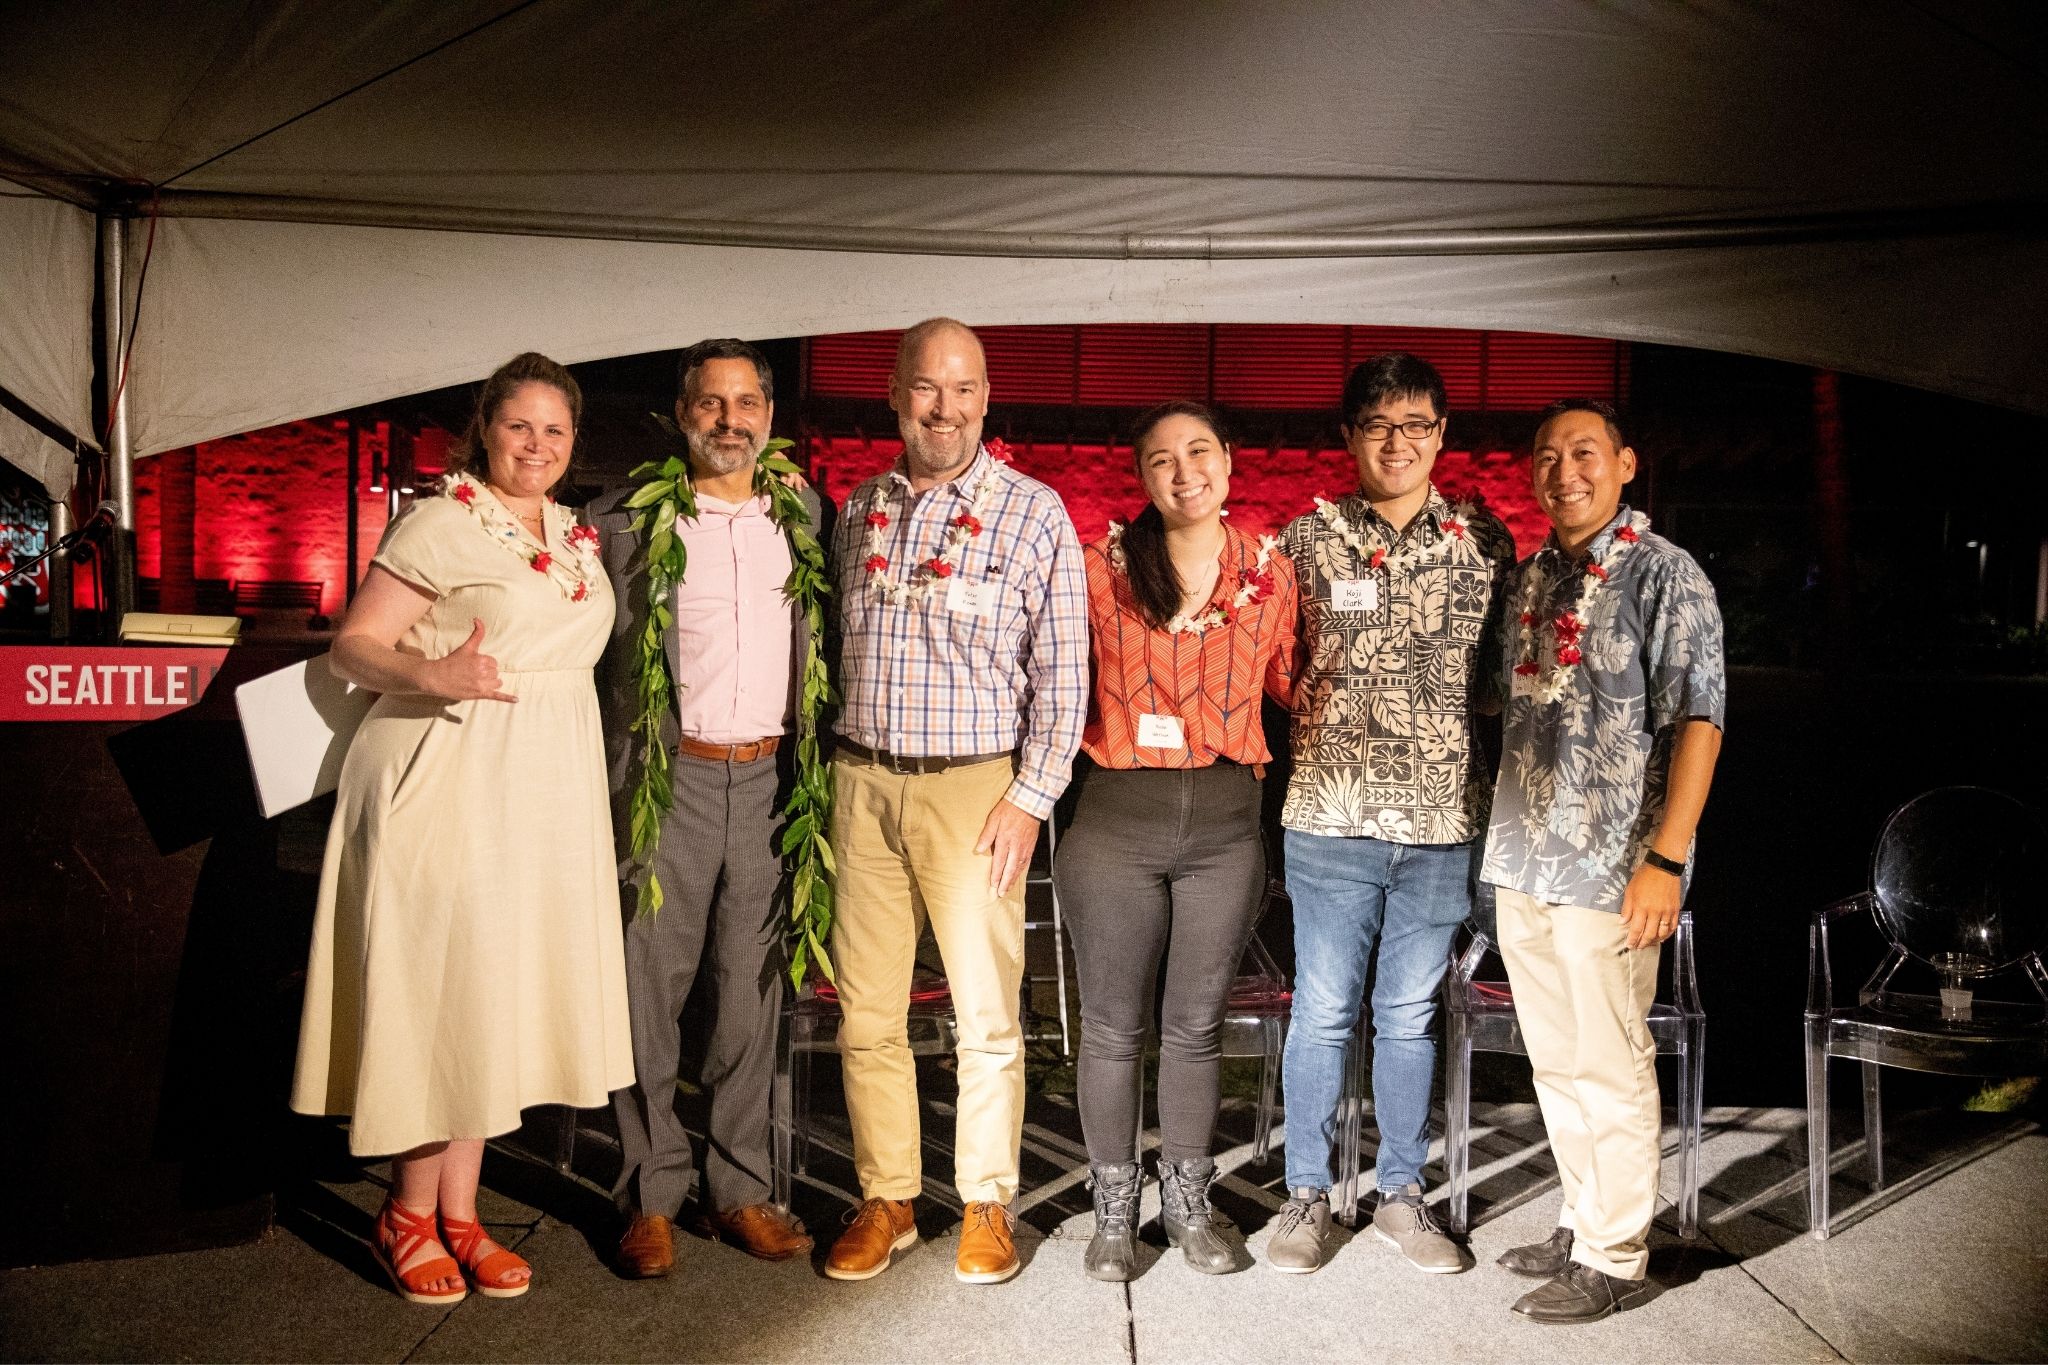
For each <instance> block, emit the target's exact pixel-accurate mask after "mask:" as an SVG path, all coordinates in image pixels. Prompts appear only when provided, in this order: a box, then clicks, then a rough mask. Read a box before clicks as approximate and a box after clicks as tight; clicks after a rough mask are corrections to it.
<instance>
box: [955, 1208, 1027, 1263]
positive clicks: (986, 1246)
mask: <svg viewBox="0 0 2048 1365" xmlns="http://www.w3.org/2000/svg"><path fill="white" fill-rule="evenodd" d="M1018 1264H1019V1263H1018V1260H1017V1238H1016V1234H1015V1232H1014V1230H1013V1225H1012V1224H1011V1222H1010V1209H1009V1206H1008V1205H1006V1204H997V1203H994V1202H982V1201H979V1200H977V1201H976V1202H974V1203H971V1204H969V1205H968V1206H967V1212H966V1214H965V1216H964V1219H963V1221H962V1222H961V1224H960V1258H959V1260H958V1261H957V1262H956V1263H955V1264H954V1266H953V1278H954V1279H956V1280H958V1281H960V1283H962V1284H1001V1283H1002V1282H1003V1281H1004V1280H1007V1279H1009V1278H1010V1277H1011V1276H1012V1275H1014V1274H1016V1273H1017V1266H1018Z"/></svg>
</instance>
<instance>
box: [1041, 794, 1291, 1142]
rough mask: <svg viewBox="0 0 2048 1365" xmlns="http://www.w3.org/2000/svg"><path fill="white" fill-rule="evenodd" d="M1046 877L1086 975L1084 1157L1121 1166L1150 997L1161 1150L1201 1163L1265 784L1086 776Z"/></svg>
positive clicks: (1260, 877)
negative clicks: (1162, 967)
mask: <svg viewBox="0 0 2048 1365" xmlns="http://www.w3.org/2000/svg"><path fill="white" fill-rule="evenodd" d="M1080 784H1081V798H1080V805H1079V808H1078V809H1077V810H1076V812H1075V815H1074V824H1073V827H1072V828H1071V829H1070V830H1068V831H1067V834H1066V836H1065V837H1064V838H1062V839H1061V840H1060V845H1059V857H1058V859H1057V860H1056V862H1055V865H1054V868H1053V877H1054V880H1055V882H1056V883H1057V885H1058V887H1059V893H1060V906H1061V909H1062V910H1063V912H1064V913H1065V916H1066V919H1067V923H1068V925H1069V926H1070V928H1071V930H1072V933H1073V938H1074V958H1075V962H1076V966H1077V967H1078V970H1079V974H1080V979H1081V1061H1080V1077H1079V1085H1080V1101H1081V1130H1082V1133H1083V1135H1084V1136H1085V1137H1086V1139H1087V1143H1088V1159H1089V1160H1091V1161H1098V1162H1116V1161H1129V1160H1130V1159H1131V1154H1132V1152H1133V1150H1134V1149H1135V1148H1136V1145H1137V1140H1138V1119H1139V1113H1140V1110H1139V1098H1140V1096H1139V1086H1140V1083H1141V1078H1142V1075H1143V1071H1142V1067H1143V1058H1144V1055H1145V1035H1146V1034H1147V1032H1149V1030H1150V1027H1151V1023H1152V999H1153V990H1154V986H1155V983H1157V982H1158V981H1159V979H1160V972H1159V964H1160V960H1161V959H1162V958H1164V959H1165V963H1166V974H1165V986H1164V989H1163V992H1162V994H1161V998H1160V1011H1159V1012H1160V1021H1159V1128H1160V1138H1161V1141H1160V1150H1161V1152H1162V1154H1163V1155H1164V1156H1165V1157H1166V1159H1167V1160H1169V1161H1187V1160H1191V1159H1193V1158H1196V1157H1204V1156H1207V1155H1209V1146H1210V1142H1211V1140H1212V1139H1213V1138H1214V1136H1215V1131H1216V1105H1217V1098H1218V1082H1217V1063H1218V1059H1219V1057H1220V1055H1221V1054H1220V1051H1219V1047H1218V1038H1219V1035H1220V1033H1221V1031H1222V1025H1223V1012H1224V1007H1225V1005H1226V1004H1228V1002H1229V999H1230V985H1231V982H1232V981H1233V980H1234V979H1235V978H1236V976H1237V965H1238V959H1239V958H1240V957H1242V956H1243V954H1244V946H1245V941H1246V940H1247V939H1248V938H1249V937H1250V936H1251V932H1252V927H1253V924H1254V923H1255V921H1256V920H1257V917H1258V912H1259V904H1260V900H1261V897H1262V894H1263V892H1264V890H1265V884H1266V856H1265V849H1264V848H1263V846H1262V845H1261V844H1260V842H1259V787H1260V782H1259V777H1258V775H1257V774H1256V773H1254V772H1253V771H1252V770H1251V769H1250V768H1246V767H1242V766H1240V765H1238V764H1235V763H1218V764H1216V765H1215V766H1214V767H1209V768H1192V769H1184V770H1183V769H1116V768H1089V769H1088V770H1086V771H1085V772H1084V773H1083V774H1082V776H1081V778H1080Z"/></svg>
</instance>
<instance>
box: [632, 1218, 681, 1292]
mask: <svg viewBox="0 0 2048 1365" xmlns="http://www.w3.org/2000/svg"><path fill="white" fill-rule="evenodd" d="M618 1267H619V1273H620V1274H621V1275H624V1276H625V1277H626V1278H627V1279H629V1280H658V1279H660V1278H661V1277H662V1276H663V1275H666V1274H668V1273H669V1271H671V1270H674V1269H675V1267H676V1246H675V1242H674V1240H673V1239H672V1238H671V1236H670V1233H669V1221H668V1219H666V1218H664V1217H662V1216H661V1215H660V1214H658V1213H639V1214H635V1215H633V1221H632V1222H630V1223H628V1224H627V1225H626V1234H625V1236H623V1237H621V1238H619V1259H618Z"/></svg>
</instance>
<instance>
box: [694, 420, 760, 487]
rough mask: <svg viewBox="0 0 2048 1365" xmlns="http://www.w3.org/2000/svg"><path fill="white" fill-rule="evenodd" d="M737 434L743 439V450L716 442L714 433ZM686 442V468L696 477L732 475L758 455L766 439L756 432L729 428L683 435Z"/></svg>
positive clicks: (716, 434)
mask: <svg viewBox="0 0 2048 1365" xmlns="http://www.w3.org/2000/svg"><path fill="white" fill-rule="evenodd" d="M720 435H724V436H739V437H742V438H744V439H745V441H746V446H745V448H744V449H741V448H736V447H733V446H721V445H717V444H715V443H714V441H713V437H715V436H720ZM687 439H688V441H689V444H690V467H691V468H692V469H693V470H695V471H696V472H697V474H698V475H699V476H700V477H709V478H721V477H723V476H724V475H727V474H736V473H738V472H739V471H740V470H742V469H745V468H746V467H747V466H748V465H750V464H752V463H753V462H754V461H755V460H757V459H759V458H760V456H761V447H763V446H765V445H767V444H768V441H767V438H766V437H765V436H763V435H761V434H760V433H759V432H752V431H741V430H739V429H737V428H730V429H728V430H726V431H724V432H698V431H692V432H689V433H688V434H687Z"/></svg>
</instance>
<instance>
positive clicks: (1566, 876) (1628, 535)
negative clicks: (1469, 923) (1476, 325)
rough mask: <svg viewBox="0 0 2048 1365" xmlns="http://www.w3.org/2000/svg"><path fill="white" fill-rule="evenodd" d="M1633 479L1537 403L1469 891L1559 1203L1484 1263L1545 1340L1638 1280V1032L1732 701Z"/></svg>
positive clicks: (1652, 1137) (1648, 1122)
mask: <svg viewBox="0 0 2048 1365" xmlns="http://www.w3.org/2000/svg"><path fill="white" fill-rule="evenodd" d="M1635 472H1636V455H1635V451H1634V450H1632V449H1631V448H1630V447H1629V446H1628V445H1626V444H1625V443H1624V442H1623V440H1622V435H1621V429H1620V424H1619V422H1618V421H1617V419H1616V416H1615V413H1614V409H1613V408H1611V407H1609V406H1608V405H1607V404H1605V403H1600V402H1596V401H1592V400H1588V399H1564V400H1561V401H1560V402H1557V403H1553V404H1552V405H1551V406H1550V408H1549V409H1548V410H1547V411H1546V412H1545V414H1544V419H1543V423H1542V425H1541V426H1540V427H1539V428H1538V429H1537V433H1536V447H1535V458H1534V461H1533V466H1532V470H1531V476H1532V479H1533V481H1534V484H1535V491H1536V501H1537V504H1538V505H1539V506H1540V507H1542V509H1543V511H1544V514H1545V515H1546V516H1548V517H1549V518H1550V524H1551V534H1550V537H1549V539H1548V540H1546V541H1545V542H1544V545H1543V548H1542V549H1541V550H1539V551H1537V552H1536V553H1535V554H1534V555H1532V556H1530V558H1529V559H1528V560H1527V561H1526V562H1524V563H1523V564H1522V565H1521V566H1520V567H1519V568H1518V569H1517V570H1516V571H1515V574H1514V576H1513V578H1512V579H1511V580H1510V581H1509V585H1508V599H1507V600H1508V613H1509V629H1508V631H1507V641H1508V648H1507V657H1506V658H1505V660H1503V661H1502V663H1501V665H1500V666H1501V669H1502V675H1501V676H1502V679H1503V681H1504V682H1505V683H1506V685H1507V690H1508V701H1507V718H1506V722H1505V727H1504V734H1503V748H1504V752H1503V754H1502V760H1501V772H1500V781H1499V784H1498V786H1497V787H1496V789H1495V792H1494V799H1493V812H1492V817H1491V823H1490V825H1489V828H1488V830H1487V838H1486V861H1485V865H1484V868H1483V869H1482V871H1481V873H1480V877H1481V879H1482V880H1484V881H1486V882H1488V883H1490V884H1491V885H1493V886H1494V887H1495V888H1496V892H1497V896H1498V904H1499V922H1500V928H1499V942H1500V950H1501V957H1502V958H1503V959H1504V960H1505V961H1506V962H1507V967H1508V980H1509V982H1510V983H1511V985H1512V986H1513V989H1514V996H1515V1013H1516V1016H1517V1018H1518V1019H1519V1021H1520V1023H1521V1027H1522V1036H1523V1038H1524V1040H1525V1041H1526V1043H1527V1045H1528V1049H1529V1063H1530V1068H1531V1070H1532V1071H1533V1072H1534V1074H1535V1081H1536V1096H1537V1100H1538V1101H1539V1103H1540V1104H1541V1106H1542V1109H1543V1124H1544V1127H1545V1128H1546V1129H1547V1130H1548V1131H1549V1135H1550V1145H1551V1150H1552V1151H1553V1153H1554V1154H1555V1156H1556V1158H1557V1168H1558V1177H1559V1182H1560V1184H1561V1185H1562V1186H1563V1193H1564V1205H1563V1209H1562V1211H1561V1213H1560V1215H1559V1218H1558V1226H1557V1230H1556V1231H1555V1232H1554V1233H1553V1234H1552V1235H1551V1236H1550V1237H1549V1238H1548V1239H1547V1240H1545V1241H1542V1242H1538V1243H1535V1244H1534V1245H1531V1246H1525V1247H1517V1248H1515V1249H1513V1250H1511V1251H1509V1252H1507V1253H1506V1254H1505V1255H1503V1256H1502V1257H1501V1258H1500V1263H1501V1264H1502V1265H1503V1266H1505V1267H1506V1268H1507V1269H1509V1270H1512V1271H1515V1272H1516V1273H1518V1274H1523V1275H1530V1276H1534V1277H1539V1278H1542V1279H1543V1280H1544V1283H1543V1284H1541V1285H1539V1286H1538V1287H1537V1288H1535V1289H1533V1290H1531V1291H1530V1292H1529V1293H1527V1294H1525V1295H1524V1296H1523V1297H1522V1298H1521V1300H1520V1301H1519V1302H1517V1303H1516V1304H1515V1312H1517V1313H1520V1314H1522V1315H1523V1316H1525V1317H1529V1318H1532V1319H1535V1320H1537V1321H1541V1322H1593V1321H1597V1320H1598V1319H1600V1318H1604V1317H1606V1316H1607V1315H1608V1314H1610V1313H1612V1312H1614V1311H1615V1309H1616V1308H1618V1307H1619V1306H1620V1305H1621V1304H1622V1302H1623V1301H1625V1300H1626V1299H1627V1298H1628V1297H1630V1295H1631V1293H1632V1292H1633V1291H1632V1285H1634V1284H1635V1283H1637V1282H1640V1281H1641V1280H1642V1278H1643V1276H1644V1272H1645V1269H1646V1267H1647V1264H1648V1260H1649V1253H1648V1250H1647V1246H1646V1239H1647V1237H1648V1235H1649V1230H1650V1219H1651V1217H1652V1215H1654V1214H1655V1212H1656V1207H1657V1164H1658V1157H1659V1148H1660V1131H1661V1125H1662V1106H1661V1104H1660V1102H1659V1098H1658V1094H1657V1069H1656V1061H1657V1048H1656V1043H1655V1041H1654V1040H1653V1039H1652V1038H1651V1037H1650V1032H1649V1025H1648V1016H1649V1011H1650V1003H1651V1001H1652V999H1653V998H1654V997H1655V995H1656V991H1657V958H1658V953H1659V947H1660V945H1661V944H1662V943H1663V942H1664V940H1665V939H1667V938H1669V937H1671V935H1672V933H1673V932H1674V931H1675V930H1676V929H1677V927H1678V912H1679V904H1680V901H1681V899H1682V898H1683V895H1684V892H1685V886H1686V882H1687V874H1688V870H1689V868H1690V865H1691V859H1692V852H1693V832H1694V830H1695V828H1696V827H1697V826H1698V824H1699V818H1700V811H1701V810H1702V809H1703V808H1704V807H1705V805H1706V801H1707V789H1708V787H1709V786H1710V785H1711V784H1712V782H1713V776H1714V762H1715V760H1716V758H1717V757H1718V756H1719V754H1720V751H1721V729H1722V724H1723V717H1724V713H1725V710H1726V701H1727V682H1726V670H1725V668H1724V666H1723V662H1722V648H1721V613H1720V609H1719V608H1718V606H1717V605H1716V604H1715V600H1714V589H1713V585H1712V584H1711V583H1709V582H1708V581H1707V577H1706V575H1705V573H1703V572H1702V571H1701V570H1700V567H1699V565H1698V564H1697V563H1696V562H1695V561H1694V560H1693V558H1692V556H1691V555H1688V554H1687V553H1686V552H1685V551H1683V550H1681V549H1679V548H1678V547H1677V546H1676V545H1673V544H1672V543H1671V542H1670V541H1668V540H1666V539H1664V538H1663V537H1662V536H1659V535H1654V534H1652V533H1651V531H1650V530H1649V520H1648V518H1646V517H1644V516H1643V515H1642V514H1641V513H1639V512H1634V511H1632V510H1630V509H1629V508H1627V507H1625V506H1623V505H1622V503H1621V490H1622V486H1623V485H1624V484H1626V483H1627V482H1628V481H1629V480H1630V479H1632V478H1634V477H1635Z"/></svg>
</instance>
